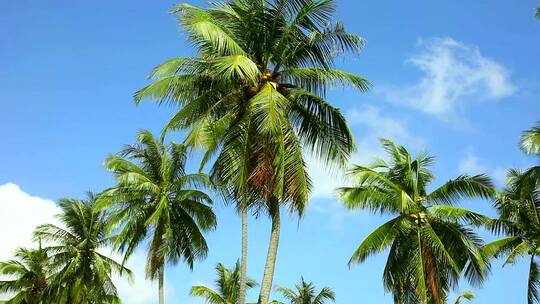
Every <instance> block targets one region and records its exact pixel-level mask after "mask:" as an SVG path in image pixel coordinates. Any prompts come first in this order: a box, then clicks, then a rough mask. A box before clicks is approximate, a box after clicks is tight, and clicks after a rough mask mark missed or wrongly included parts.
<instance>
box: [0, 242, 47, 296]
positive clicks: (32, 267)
mask: <svg viewBox="0 0 540 304" xmlns="http://www.w3.org/2000/svg"><path fill="white" fill-rule="evenodd" d="M50 271H51V270H50V269H49V263H48V256H47V252H46V251H45V250H43V249H41V248H38V249H26V248H19V249H17V251H16V252H15V259H14V260H10V261H7V262H0V275H1V276H2V277H7V278H9V279H7V280H3V281H0V293H12V294H13V296H12V297H11V298H10V299H9V300H8V301H7V302H6V303H9V304H40V303H44V302H45V301H44V296H45V295H46V293H47V291H48V287H49V283H48V276H49V274H50ZM0 302H1V301H0Z"/></svg>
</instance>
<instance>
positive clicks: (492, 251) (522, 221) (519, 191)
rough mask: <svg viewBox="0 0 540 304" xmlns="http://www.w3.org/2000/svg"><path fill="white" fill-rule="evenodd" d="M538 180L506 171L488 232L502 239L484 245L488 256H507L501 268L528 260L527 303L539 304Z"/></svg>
mask: <svg viewBox="0 0 540 304" xmlns="http://www.w3.org/2000/svg"><path fill="white" fill-rule="evenodd" d="M537 183H538V181H537V180H536V179H534V178H532V177H531V175H529V174H526V172H520V171H519V170H516V169H512V170H509V172H508V176H507V181H506V188H505V189H504V190H503V192H502V193H501V194H500V195H499V196H498V198H497V200H496V202H495V208H496V209H497V212H498V214H499V219H497V220H494V221H493V223H492V224H491V225H490V226H491V230H492V231H493V232H494V233H496V234H499V235H506V236H505V237H503V238H501V239H499V240H496V241H493V242H491V243H489V244H487V245H485V246H484V248H483V251H484V253H485V255H486V256H488V257H494V258H498V257H503V256H504V257H506V260H505V262H504V265H508V264H514V263H515V262H516V261H517V260H519V258H525V257H527V258H528V259H529V261H530V262H529V263H530V264H529V278H528V288H527V299H528V303H529V304H532V303H540V264H539V262H538V256H540V216H539V214H540V192H539V189H538V186H537Z"/></svg>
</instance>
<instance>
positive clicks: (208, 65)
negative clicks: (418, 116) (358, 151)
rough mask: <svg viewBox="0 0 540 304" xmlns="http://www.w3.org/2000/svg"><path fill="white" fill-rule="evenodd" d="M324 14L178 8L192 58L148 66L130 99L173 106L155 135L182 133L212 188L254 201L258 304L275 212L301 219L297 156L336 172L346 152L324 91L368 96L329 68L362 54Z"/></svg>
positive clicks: (239, 2) (329, 5)
mask: <svg viewBox="0 0 540 304" xmlns="http://www.w3.org/2000/svg"><path fill="white" fill-rule="evenodd" d="M334 11H335V4H334V1H332V0H265V1H248V0H234V1H226V2H215V3H213V4H212V5H211V6H210V7H209V8H208V9H202V8H198V7H194V6H191V5H189V4H181V5H179V6H177V8H176V9H175V11H174V12H175V13H176V14H177V16H178V20H179V23H180V24H181V26H182V28H183V29H184V30H185V31H186V32H187V36H188V38H189V41H190V42H191V43H192V44H193V45H194V46H195V47H196V49H197V55H198V56H197V57H179V58H174V59H170V60H168V61H166V62H164V63H162V64H161V65H159V66H157V67H156V68H155V69H154V71H153V72H152V73H151V75H150V78H151V79H152V80H153V82H152V83H151V84H149V85H148V86H146V87H144V88H142V89H141V90H139V91H138V92H137V93H136V95H135V99H136V102H139V101H141V100H142V99H144V98H151V99H155V100H157V101H158V102H172V103H175V104H178V105H179V106H180V107H181V109H180V110H179V111H178V113H177V114H176V115H175V116H174V117H173V118H172V119H171V121H170V122H169V124H168V125H167V126H166V127H165V130H187V131H188V135H187V139H186V143H187V144H189V145H190V146H195V147H201V148H203V149H204V150H205V151H206V156H205V157H204V159H203V164H204V163H205V162H207V161H208V160H209V159H211V157H212V156H215V159H216V161H215V165H214V167H213V171H212V175H213V176H214V178H215V179H216V180H217V181H219V182H220V183H224V184H226V185H228V186H229V188H231V192H232V193H233V195H234V196H233V197H235V199H239V200H243V199H242V196H245V195H246V193H255V194H256V196H257V197H258V198H257V199H254V201H255V202H262V203H261V204H258V205H257V206H258V207H260V208H261V209H263V210H266V211H267V212H268V213H269V214H270V216H271V218H272V222H273V223H274V225H273V227H272V232H271V233H272V235H271V237H270V239H271V244H270V246H269V255H268V263H267V267H265V275H264V278H263V281H262V284H261V303H262V304H266V303H267V302H268V296H269V293H270V288H271V277H272V275H273V269H274V266H273V263H274V261H275V252H276V250H277V243H278V240H279V209H280V206H282V205H284V204H288V206H289V209H290V210H291V211H294V212H297V213H298V214H300V215H301V214H302V213H303V211H304V209H305V206H306V204H307V198H308V194H309V191H310V187H311V183H310V179H309V176H308V174H307V171H306V167H305V162H304V159H303V156H302V152H303V151H304V150H305V151H309V152H313V153H314V154H315V155H316V156H318V157H320V158H321V159H323V160H324V161H326V162H331V161H332V162H333V161H335V162H337V163H340V164H345V162H346V160H347V158H348V156H349V155H350V153H351V152H352V151H353V150H354V147H355V145H354V141H353V137H352V134H351V132H350V130H349V128H348V126H347V124H346V121H345V118H344V117H343V115H342V114H341V112H340V111H339V109H337V108H334V107H333V106H331V105H330V104H329V103H328V102H327V101H326V99H325V92H326V89H327V88H328V87H330V86H345V85H351V86H353V87H355V88H357V89H359V90H360V91H362V92H364V91H366V90H367V89H368V88H369V86H370V84H369V82H368V81H367V80H366V79H364V78H362V77H359V76H357V75H354V74H352V73H348V72H345V71H342V70H339V69H336V68H335V67H334V66H335V64H334V61H335V58H336V57H337V56H339V55H342V54H344V53H347V52H351V53H358V52H359V51H360V49H361V47H362V46H363V40H362V39H361V38H359V37H358V36H357V35H354V34H350V33H348V32H346V31H345V29H344V26H343V24H342V23H340V22H332V21H333V20H332V16H333V13H334ZM250 197H252V196H250ZM243 201H245V199H244V200H243ZM250 203H251V204H253V202H250ZM242 208H244V207H242ZM242 208H241V209H242Z"/></svg>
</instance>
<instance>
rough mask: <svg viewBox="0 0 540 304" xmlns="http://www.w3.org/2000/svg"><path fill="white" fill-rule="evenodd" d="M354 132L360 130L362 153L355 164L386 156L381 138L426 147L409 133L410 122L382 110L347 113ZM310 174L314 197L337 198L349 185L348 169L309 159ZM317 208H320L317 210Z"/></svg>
mask: <svg viewBox="0 0 540 304" xmlns="http://www.w3.org/2000/svg"><path fill="white" fill-rule="evenodd" d="M345 115H346V117H347V121H348V122H349V124H350V126H351V127H352V129H353V130H355V129H356V130H358V131H359V132H357V133H358V134H357V136H355V137H356V138H357V140H358V151H357V152H356V153H355V154H354V155H352V157H351V163H353V164H367V163H369V162H371V161H372V160H373V158H376V157H384V152H383V149H382V148H381V145H380V143H379V138H388V139H392V140H394V141H396V142H397V143H401V144H406V145H407V146H411V147H423V146H424V145H425V140H424V139H423V138H421V137H420V136H417V135H415V134H413V133H412V132H411V131H409V128H408V125H407V123H406V121H403V120H400V119H397V118H393V117H391V116H389V115H387V114H385V113H384V112H383V111H382V110H381V109H380V108H378V107H375V106H372V105H366V106H362V107H357V108H353V109H351V110H350V111H348V112H347V113H345ZM307 164H308V168H309V174H310V177H311V179H312V180H313V192H312V198H315V199H317V198H329V197H333V195H334V190H335V189H336V188H337V187H341V186H343V185H346V184H347V183H348V180H347V178H346V177H345V169H341V170H340V169H336V168H328V167H326V166H325V165H324V164H322V163H321V162H319V161H317V160H316V159H314V158H310V157H308V159H307ZM315 208H316V207H315Z"/></svg>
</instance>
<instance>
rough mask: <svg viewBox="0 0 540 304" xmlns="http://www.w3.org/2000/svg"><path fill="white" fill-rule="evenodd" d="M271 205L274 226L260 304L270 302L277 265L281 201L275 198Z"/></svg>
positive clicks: (270, 210)
mask: <svg viewBox="0 0 540 304" xmlns="http://www.w3.org/2000/svg"><path fill="white" fill-rule="evenodd" d="M269 207H270V208H269V212H270V218H271V220H272V228H271V231H270V243H269V245H268V254H267V256H266V264H265V266H264V275H263V279H262V282H261V292H260V294H259V302H258V304H268V300H269V298H270V291H271V290H272V281H273V279H274V268H275V266H276V257H277V250H278V245H279V231H280V225H281V223H280V218H279V203H278V202H277V200H273V201H272V202H271V204H270V206H269Z"/></svg>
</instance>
